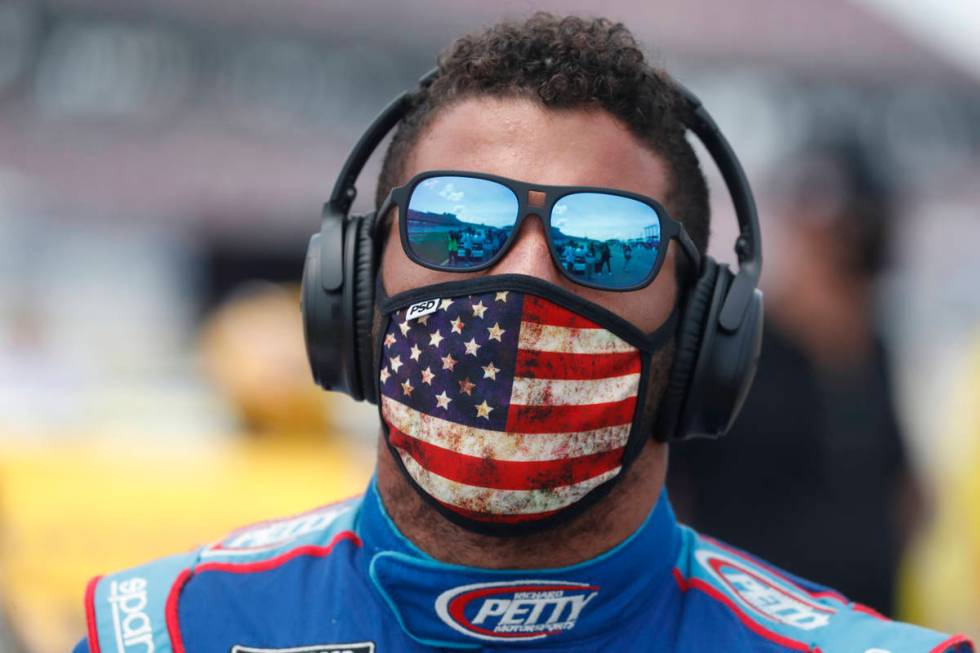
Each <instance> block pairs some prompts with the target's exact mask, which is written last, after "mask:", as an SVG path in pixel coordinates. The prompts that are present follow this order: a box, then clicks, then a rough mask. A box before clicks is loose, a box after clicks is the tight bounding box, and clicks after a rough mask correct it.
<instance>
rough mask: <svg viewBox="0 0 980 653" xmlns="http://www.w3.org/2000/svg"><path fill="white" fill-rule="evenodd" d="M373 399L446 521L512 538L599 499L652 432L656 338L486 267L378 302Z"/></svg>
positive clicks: (662, 335) (401, 455) (416, 482)
mask: <svg viewBox="0 0 980 653" xmlns="http://www.w3.org/2000/svg"><path fill="white" fill-rule="evenodd" d="M378 297H379V301H378V307H379V310H380V312H381V315H382V322H381V326H382V328H381V329H380V330H379V338H380V342H379V343H378V347H377V350H376V353H377V355H378V361H377V369H378V377H377V381H378V384H379V385H378V397H379V402H378V405H379V410H380V413H381V419H382V425H383V426H382V428H383V431H384V434H385V439H386V441H387V443H388V447H389V449H390V450H391V453H392V454H393V456H394V458H395V460H396V461H397V462H398V464H399V466H400V467H401V469H402V471H403V472H404V474H405V476H406V477H407V478H408V479H409V482H410V483H411V485H412V486H413V487H414V488H415V489H416V490H417V491H418V492H419V493H420V494H421V495H422V496H423V498H425V500H426V501H428V502H429V503H430V504H431V505H433V506H434V507H435V508H436V509H437V510H438V511H439V512H441V513H442V514H443V515H445V516H446V517H447V518H448V519H450V520H451V521H453V522H455V523H457V524H459V525H461V526H463V527H465V528H467V529H469V530H472V531H476V532H481V533H487V534H493V535H516V534H521V533H527V532H531V531H535V530H541V529H543V528H546V527H550V526H553V525H555V524H557V523H559V522H561V521H565V520H567V519H569V518H571V517H572V516H574V515H576V514H579V513H580V512H582V511H583V510H584V509H586V508H587V507H588V506H590V505H592V504H593V503H594V502H595V501H597V500H598V499H600V498H601V497H602V496H604V495H605V494H606V493H607V492H608V491H609V489H610V488H611V487H612V485H613V484H614V483H615V482H616V481H617V480H618V479H619V478H621V477H622V475H623V472H624V471H625V470H626V468H627V467H628V466H629V464H630V463H631V462H632V461H633V460H634V459H635V458H636V456H637V455H638V454H639V452H640V450H641V449H642V447H643V444H644V442H645V441H646V438H648V437H650V434H651V430H652V425H651V424H650V423H649V422H650V420H651V413H652V411H650V410H647V409H646V407H645V406H644V398H645V397H646V394H647V384H648V382H649V377H650V361H651V357H652V356H653V354H654V353H655V352H656V351H658V350H659V349H661V348H662V347H663V346H664V345H665V344H666V342H667V341H668V339H669V338H670V336H671V335H672V333H673V331H674V328H675V324H676V319H677V311H676V309H675V311H674V312H672V313H671V317H670V318H669V319H668V320H667V321H666V322H665V323H664V324H663V325H662V326H661V327H660V328H658V329H657V330H656V331H655V332H653V333H652V334H644V333H643V332H642V331H640V330H639V329H637V328H636V327H635V326H633V325H632V324H631V323H629V322H628V321H626V320H624V319H623V318H621V317H619V316H617V315H615V314H614V313H612V312H610V311H608V310H607V309H604V308H602V307H601V306H598V305H596V304H594V303H592V302H589V301H586V300H584V299H582V298H581V297H578V296H577V295H574V294H572V293H570V292H568V291H566V290H564V289H562V288H559V287H558V286H555V285H553V284H550V283H547V282H545V281H542V280H540V279H536V278H533V277H527V276H523V275H496V276H487V277H479V278H476V279H466V280H462V281H453V282H449V283H442V284H437V285H432V286H426V287H423V288H417V289H413V290H410V291H407V292H404V293H399V294H397V295H395V296H393V297H387V295H386V293H385V291H384V287H383V283H382V282H381V280H380V279H379V282H378Z"/></svg>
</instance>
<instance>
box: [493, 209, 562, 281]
mask: <svg viewBox="0 0 980 653" xmlns="http://www.w3.org/2000/svg"><path fill="white" fill-rule="evenodd" d="M528 209H529V210H527V211H525V212H524V214H523V215H522V216H521V219H520V224H518V225H517V227H516V229H517V233H515V234H514V241H513V242H512V243H511V245H510V247H509V248H508V251H507V253H506V254H504V257H503V258H502V259H501V260H500V261H498V262H497V264H496V265H495V266H494V272H495V273H497V274H507V273H510V274H524V275H528V276H534V277H538V278H539V279H544V280H546V281H551V282H552V283H558V281H559V279H560V276H561V273H560V272H559V271H558V269H557V268H556V267H555V266H556V262H555V260H554V258H553V256H552V253H551V245H550V244H549V242H548V236H547V232H548V228H547V220H545V218H544V217H543V216H542V215H541V214H542V213H543V211H541V210H534V209H533V208H531V207H528ZM528 218H534V219H528Z"/></svg>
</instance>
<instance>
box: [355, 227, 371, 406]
mask: <svg viewBox="0 0 980 653" xmlns="http://www.w3.org/2000/svg"><path fill="white" fill-rule="evenodd" d="M354 220H355V221H356V224H357V229H356V230H354V229H352V230H351V231H352V232H355V233H353V234H352V235H353V237H355V238H357V242H355V243H354V266H353V274H352V275H351V278H350V283H351V284H352V289H353V293H354V297H353V300H354V301H353V319H354V325H353V327H354V334H355V343H354V346H355V350H356V351H355V354H354V355H355V358H356V364H357V366H358V369H359V371H360V381H361V390H362V393H363V396H364V399H366V400H367V401H369V402H371V403H372V404H376V403H378V398H377V386H376V384H375V377H377V373H378V371H377V370H376V369H374V338H373V337H372V327H373V325H374V290H375V283H376V280H377V279H376V278H377V271H378V267H377V260H376V259H377V248H376V247H375V245H374V239H373V238H372V237H371V225H372V224H373V222H374V214H373V213H369V214H367V215H363V216H356V217H355V218H354Z"/></svg>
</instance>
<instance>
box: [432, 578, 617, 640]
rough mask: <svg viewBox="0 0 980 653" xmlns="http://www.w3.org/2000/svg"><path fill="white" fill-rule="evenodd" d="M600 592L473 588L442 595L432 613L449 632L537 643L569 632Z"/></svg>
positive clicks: (509, 585) (528, 583)
mask: <svg viewBox="0 0 980 653" xmlns="http://www.w3.org/2000/svg"><path fill="white" fill-rule="evenodd" d="M598 594H599V588H598V587H597V586H595V585H587V584H585V583H572V582H567V581H541V580H519V581H509V582H502V583H476V584H474V585H463V586H462V587H455V588H453V589H451V590H446V591H445V592H443V593H442V594H440V595H439V597H438V598H437V599H436V613H437V614H438V615H439V618H440V619H442V620H443V621H444V622H445V623H446V624H447V625H448V626H449V627H451V628H453V629H454V630H457V631H459V632H461V633H464V634H466V635H469V636H471V637H476V638H479V639H485V640H491V641H507V642H513V641H521V640H531V639H542V638H544V637H548V636H550V635H557V634H558V633H562V632H564V631H566V630H571V629H572V628H574V627H575V624H576V623H577V622H578V618H579V616H580V615H581V614H582V610H583V609H585V606H587V605H588V604H589V603H590V602H591V601H592V599H594V598H595V597H596V595H598Z"/></svg>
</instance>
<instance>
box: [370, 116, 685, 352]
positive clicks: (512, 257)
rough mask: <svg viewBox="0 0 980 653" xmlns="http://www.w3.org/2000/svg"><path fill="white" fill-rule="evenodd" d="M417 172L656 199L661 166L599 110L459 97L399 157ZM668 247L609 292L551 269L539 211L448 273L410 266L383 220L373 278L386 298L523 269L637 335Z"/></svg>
mask: <svg viewBox="0 0 980 653" xmlns="http://www.w3.org/2000/svg"><path fill="white" fill-rule="evenodd" d="M427 170H461V171H469V172H482V173H489V174H494V175H500V176H503V177H509V178H512V179H519V180H521V181H526V182H529V183H532V184H542V185H554V186H574V185H580V186H601V187H606V188H614V189H619V190H625V191H631V192H634V193H640V194H643V195H647V196H649V197H652V198H654V199H658V200H660V201H661V203H663V202H664V199H665V198H666V194H667V189H668V187H669V181H668V169H667V166H666V164H665V163H664V162H663V160H662V159H661V158H660V157H658V156H657V155H656V154H654V153H653V152H651V151H650V150H649V149H647V148H646V147H644V146H643V145H642V144H641V143H640V141H639V140H637V139H636V137H634V136H633V135H632V134H630V132H629V131H628V130H627V128H626V127H625V126H623V125H622V124H621V123H619V122H617V121H616V119H615V118H613V117H612V116H611V115H610V114H608V113H607V112H605V111H601V110H593V111H585V110H580V109H574V110H560V111H556V110H553V109H547V108H544V107H541V106H539V105H537V104H535V103H534V102H531V101H529V100H523V99H512V98H505V99H499V98H489V97H482V98H473V99H467V100H464V101H462V102H460V103H458V104H455V105H453V106H451V107H449V108H447V109H444V110H442V111H441V112H440V113H439V114H437V115H436V117H435V119H434V120H433V121H432V123H431V124H430V125H429V127H428V128H427V129H426V131H425V132H424V133H423V134H422V135H421V137H420V138H419V140H418V143H417V144H416V146H415V149H414V150H413V152H412V154H411V156H410V157H409V159H408V161H407V162H406V170H405V173H406V174H405V179H409V178H411V177H412V176H414V175H416V174H418V173H420V172H424V171H427ZM674 256H676V251H675V247H674V245H673V244H671V246H670V251H669V252H668V258H667V260H666V261H665V262H664V265H663V266H662V267H661V268H660V273H659V274H658V275H657V277H656V278H655V279H654V280H653V283H651V284H650V285H649V286H647V287H646V288H642V289H640V290H636V291H632V292H609V291H602V290H595V289H592V288H586V287H584V286H580V285H578V284H576V283H574V282H572V281H570V280H569V279H567V278H566V277H565V276H564V275H562V273H561V272H560V271H559V270H558V269H557V268H556V267H555V263H554V261H553V260H552V258H551V252H550V250H549V249H548V243H547V241H546V239H545V228H544V224H543V223H542V221H541V219H540V217H538V216H529V217H528V219H527V220H525V221H524V224H523V225H522V227H521V230H520V232H519V233H518V235H517V239H516V240H515V241H514V243H513V244H512V245H511V248H510V250H509V251H508V252H507V254H506V255H505V256H504V257H503V258H502V259H501V260H500V261H498V262H497V264H496V265H494V266H493V267H491V268H489V269H487V270H481V271H479V272H471V273H465V274H464V273H454V272H441V271H437V270H430V269H428V268H424V267H422V266H420V265H418V264H416V263H413V262H412V261H411V260H410V259H409V258H408V257H407V256H406V255H405V251H404V249H402V247H401V243H400V240H399V233H398V222H397V216H396V217H395V219H393V220H392V221H391V232H390V234H389V238H388V246H387V247H386V248H385V251H384V255H383V258H382V275H383V278H384V284H385V289H386V290H387V292H388V294H389V295H394V294H396V293H400V292H403V291H406V290H411V289H413V288H418V287H420V286H427V285H430V284H434V283H441V282H446V281H458V280H460V279H464V278H466V277H472V276H481V275H490V274H524V275H529V276H533V277H537V278H539V279H543V280H545V281H548V282H550V283H553V284H555V285H558V286H561V287H562V288H565V289H566V290H568V291H570V292H573V293H575V294H577V295H579V296H581V297H583V298H585V299H587V300H589V301H591V302H594V303H596V304H599V305H601V306H603V307H605V308H607V309H609V310H611V311H613V312H614V313H616V314H618V315H620V316H621V317H623V318H625V319H627V320H629V321H630V322H632V323H633V324H634V325H636V326H637V327H639V328H640V329H642V330H643V331H644V332H652V331H654V330H655V329H656V328H657V327H659V326H660V325H661V324H663V323H664V322H665V321H666V319H667V317H668V316H669V315H670V312H671V310H672V309H673V307H674V302H675V299H676V294H677V282H676V273H675V267H674V261H673V259H674Z"/></svg>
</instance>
